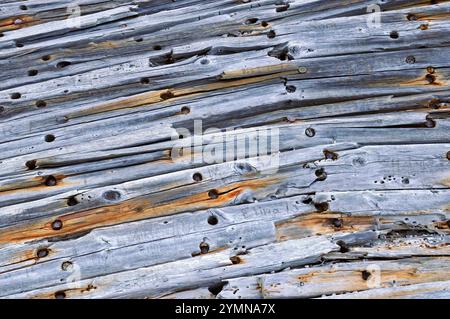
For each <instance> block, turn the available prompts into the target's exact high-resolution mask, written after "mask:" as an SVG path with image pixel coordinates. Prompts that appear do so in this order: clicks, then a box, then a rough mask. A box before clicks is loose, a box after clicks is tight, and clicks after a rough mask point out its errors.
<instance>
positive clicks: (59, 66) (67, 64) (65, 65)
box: [56, 61, 72, 69]
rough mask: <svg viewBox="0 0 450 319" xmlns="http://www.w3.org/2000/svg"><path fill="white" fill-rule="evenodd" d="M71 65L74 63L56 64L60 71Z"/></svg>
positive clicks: (62, 62)
mask: <svg viewBox="0 0 450 319" xmlns="http://www.w3.org/2000/svg"><path fill="white" fill-rule="evenodd" d="M71 64H72V62H69V61H61V62H58V64H56V67H57V68H58V69H63V68H65V67H68V66H69V65H71Z"/></svg>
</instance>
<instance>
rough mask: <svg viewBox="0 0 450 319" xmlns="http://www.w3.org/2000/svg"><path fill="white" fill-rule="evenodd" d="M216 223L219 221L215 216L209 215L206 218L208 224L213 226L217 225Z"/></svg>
mask: <svg viewBox="0 0 450 319" xmlns="http://www.w3.org/2000/svg"><path fill="white" fill-rule="evenodd" d="M218 223H219V219H218V218H217V217H216V216H214V215H211V216H209V217H208V224H210V225H212V226H214V225H217V224H218Z"/></svg>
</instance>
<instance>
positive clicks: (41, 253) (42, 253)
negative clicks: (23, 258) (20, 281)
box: [36, 248, 49, 258]
mask: <svg viewBox="0 0 450 319" xmlns="http://www.w3.org/2000/svg"><path fill="white" fill-rule="evenodd" d="M48 253H49V251H48V249H47V248H41V249H38V251H37V252H36V256H37V257H38V258H44V257H47V256H48Z"/></svg>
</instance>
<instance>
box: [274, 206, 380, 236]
mask: <svg viewBox="0 0 450 319" xmlns="http://www.w3.org/2000/svg"><path fill="white" fill-rule="evenodd" d="M375 224H376V220H375V217H372V216H348V215H345V214H341V213H326V214H324V213H311V214H307V215H303V216H299V217H297V218H294V219H291V220H289V221H286V222H284V223H281V224H278V225H277V226H276V230H277V240H278V241H284V240H289V239H295V238H303V237H307V236H311V235H321V234H330V233H335V232H355V231H364V230H368V229H373V228H374V226H375Z"/></svg>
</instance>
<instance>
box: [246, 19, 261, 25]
mask: <svg viewBox="0 0 450 319" xmlns="http://www.w3.org/2000/svg"><path fill="white" fill-rule="evenodd" d="M256 22H258V19H257V18H249V19H247V20H246V21H245V24H255V23H256Z"/></svg>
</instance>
